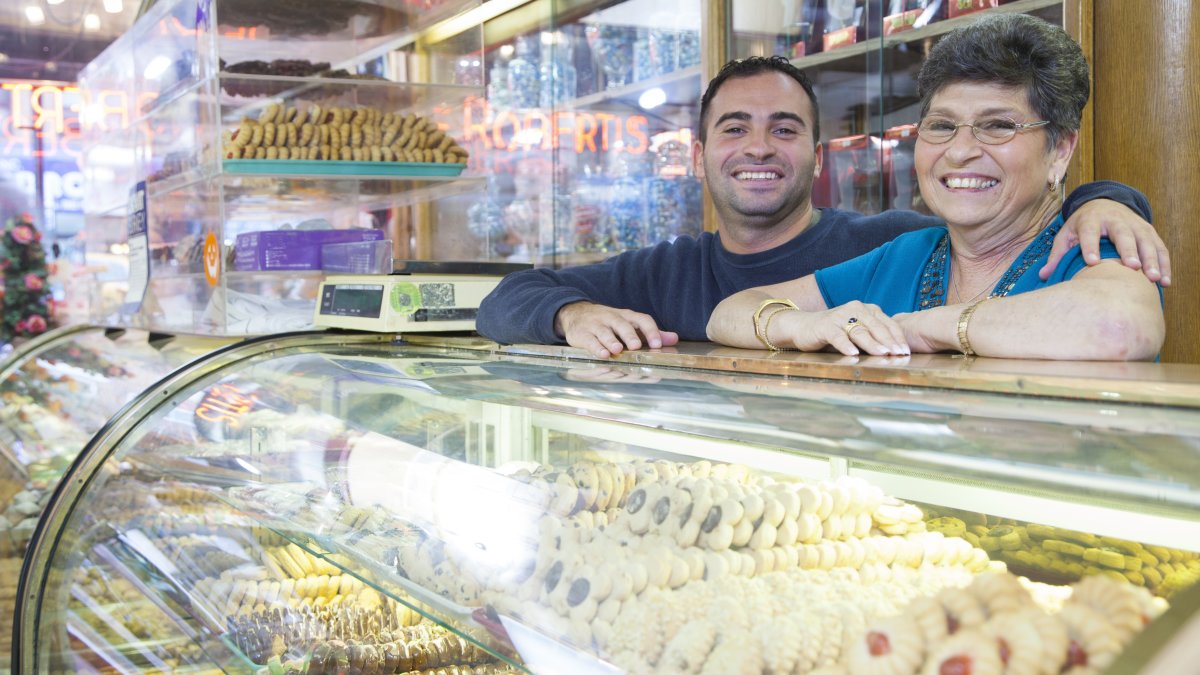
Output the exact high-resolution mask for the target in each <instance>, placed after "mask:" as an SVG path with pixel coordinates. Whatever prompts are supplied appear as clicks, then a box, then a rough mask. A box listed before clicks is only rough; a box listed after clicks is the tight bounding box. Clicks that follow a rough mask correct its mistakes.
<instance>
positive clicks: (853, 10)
mask: <svg viewBox="0 0 1200 675" xmlns="http://www.w3.org/2000/svg"><path fill="white" fill-rule="evenodd" d="M1075 1H1076V0H1067V2H1064V1H1063V0H757V1H755V2H737V3H732V10H733V27H732V30H733V41H732V45H731V49H730V56H731V57H732V58H744V57H746V56H750V55H765V56H770V55H781V56H786V57H788V58H789V59H791V61H792V63H793V64H794V65H795V66H796V67H797V68H800V69H802V70H804V71H805V73H806V74H808V76H809V78H811V79H812V81H813V86H814V89H815V91H816V94H817V100H818V101H819V103H820V120H819V122H820V128H821V139H822V141H823V142H824V143H825V166H824V170H823V171H822V172H821V175H820V176H819V177H818V179H817V181H816V183H815V184H814V186H813V205H814V206H824V207H835V208H841V209H847V210H851V211H858V212H860V213H878V212H880V211H884V210H886V209H893V208H895V209H910V210H914V211H923V212H927V210H926V209H925V206H924V201H923V200H922V199H921V193H920V189H919V188H918V187H917V185H916V179H915V176H914V175H913V174H912V172H911V168H912V159H911V158H912V143H913V141H914V140H915V138H914V136H913V134H912V132H911V129H912V126H911V125H914V124H916V122H917V118H918V116H919V115H920V100H919V99H918V98H917V73H918V72H919V71H920V68H921V63H922V62H923V61H924V59H925V55H926V54H928V53H929V49H930V48H931V47H932V46H933V45H934V44H936V42H937V39H938V37H939V36H941V35H943V34H945V33H947V32H949V31H950V30H953V29H954V28H956V27H958V26H961V25H963V24H964V23H967V22H970V21H973V20H974V19H976V18H978V16H980V13H981V12H1022V13H1026V14H1032V15H1034V16H1038V17H1040V18H1042V19H1045V20H1046V21H1049V22H1051V23H1054V24H1057V25H1060V26H1061V25H1063V24H1064V16H1065V14H1066V12H1067V7H1068V5H1071V4H1073V2H1075ZM781 26H782V28H780V27H781Z"/></svg>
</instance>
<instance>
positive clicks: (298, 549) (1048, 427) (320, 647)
mask: <svg viewBox="0 0 1200 675" xmlns="http://www.w3.org/2000/svg"><path fill="white" fill-rule="evenodd" d="M338 340H340V341H341V342H342V343H341V344H339V342H338ZM346 340H347V338H344V337H343V338H337V337H332V336H331V337H327V338H321V337H306V338H297V339H295V340H293V341H292V342H290V343H279V344H277V345H273V346H272V345H266V346H262V347H259V348H257V349H258V350H259V351H258V352H257V353H255V352H254V351H253V350H254V349H256V348H255V347H253V346H252V345H247V346H244V347H240V348H239V349H238V350H233V353H238V352H240V355H239V356H238V358H237V359H236V360H235V359H232V358H231V359H227V360H226V361H223V362H221V363H217V362H215V361H214V360H212V359H210V360H209V362H207V363H204V362H202V363H199V364H197V366H196V367H195V368H194V369H193V371H194V372H193V373H191V374H181V375H180V376H179V377H178V379H177V381H176V383H175V384H172V385H171V391H170V392H169V396H166V397H163V398H161V399H159V400H158V402H157V403H155V404H154V405H153V406H151V407H149V408H147V410H146V411H145V412H144V414H141V415H140V419H137V420H136V421H133V420H130V421H129V423H128V425H127V426H126V427H125V428H124V429H122V430H121V433H120V434H118V435H114V436H113V437H112V443H111V444H110V445H107V446H100V447H97V448H96V449H95V455H94V456H93V457H91V459H92V464H93V466H94V470H92V471H91V472H90V474H89V475H87V476H86V477H84V476H80V477H79V478H80V479H79V480H78V481H75V480H73V481H72V483H71V484H72V486H74V485H79V486H82V487H81V488H80V489H79V490H66V491H64V492H63V493H62V494H61V495H60V498H59V499H58V500H56V501H55V503H54V505H53V506H52V509H53V514H52V517H51V518H50V519H49V521H48V522H46V523H45V528H46V529H45V530H44V531H42V532H39V535H38V538H37V539H36V540H35V543H34V550H33V551H32V552H31V562H30V566H29V569H28V570H27V574H28V576H27V577H26V579H25V580H24V581H25V588H26V594H25V595H26V597H28V598H30V599H31V604H30V605H29V606H23V607H22V608H21V614H20V615H19V616H18V622H17V623H18V625H19V626H20V627H21V630H22V631H23V632H22V633H21V640H22V643H21V644H22V646H23V650H22V651H23V656H22V658H25V659H30V660H29V661H27V662H24V663H19V664H18V663H14V665H15V666H19V667H21V668H22V669H23V670H25V671H28V670H36V671H38V672H61V671H62V670H64V669H70V668H75V667H78V666H79V664H89V665H90V666H92V667H96V668H106V667H113V668H122V669H130V670H138V669H148V668H159V669H164V670H167V669H169V670H172V671H182V672H191V671H198V670H204V669H208V668H213V667H217V668H221V669H224V670H225V671H227V672H253V671H255V670H258V669H263V670H264V672H265V671H268V670H269V671H270V672H293V671H294V672H309V673H314V672H316V673H325V672H329V673H333V672H342V671H343V670H345V669H354V668H358V669H361V672H387V673H393V672H407V671H410V670H421V671H429V670H431V669H433V670H436V669H439V668H441V669H446V670H447V672H453V671H452V669H453V668H458V672H489V673H490V672H506V671H510V670H518V669H526V668H527V669H529V670H532V671H534V672H610V671H613V670H624V671H635V672H640V671H643V670H648V669H649V670H660V671H663V670H682V669H684V666H687V667H688V668H691V667H693V666H695V667H696V671H697V672H698V671H699V668H700V667H701V666H704V665H708V666H711V667H718V666H720V665H721V664H725V665H730V664H733V665H734V666H736V665H738V664H739V663H740V664H742V665H754V664H756V663H759V662H758V661H757V660H756V659H774V661H772V662H771V663H769V664H759V670H761V669H763V668H767V667H769V668H772V669H784V667H785V666H787V665H788V663H791V665H792V666H793V667H799V666H797V665H796V663H792V662H791V661H788V659H789V658H793V657H794V658H801V656H803V658H806V659H809V660H808V661H806V662H805V663H809V664H810V666H809V667H815V666H817V665H834V664H839V663H840V664H843V665H844V664H845V660H846V659H849V658H853V657H852V656H851V654H852V652H853V648H852V647H851V646H849V645H853V644H856V643H855V642H854V641H855V640H858V639H861V636H860V635H859V634H860V633H862V632H863V631H867V629H869V627H870V626H873V625H875V624H874V623H873V622H875V621H882V620H884V619H885V618H886V617H888V616H890V615H895V614H902V613H905V612H911V611H915V610H913V609H911V608H912V607H918V606H921V605H919V604H917V605H912V604H910V602H911V601H915V600H916V599H917V598H918V597H920V596H930V598H931V599H933V600H937V601H940V602H945V603H951V602H954V601H955V599H956V598H958V599H961V598H960V597H959V596H958V595H955V592H957V593H959V594H962V593H964V592H965V593H967V594H968V595H967V597H969V598H970V597H975V596H974V595H970V594H971V593H972V589H976V586H977V585H978V584H985V585H986V583H991V582H982V581H979V578H980V577H979V576H978V575H979V573H981V572H985V571H997V572H998V571H1002V570H1005V569H1007V570H1008V571H1009V572H1011V573H1018V574H1020V575H1022V577H1023V580H1021V581H1020V582H1018V581H1015V580H1013V578H1012V577H1011V576H1002V577H999V578H1000V579H1002V581H1001V582H997V583H1002V584H1005V585H1004V586H1002V588H1003V589H1004V590H1003V591H1001V594H1002V595H1004V596H1005V597H1009V596H1011V599H1012V601H1013V602H1016V603H1018V604H1019V605H1021V606H1024V609H1026V610H1028V611H1030V612H1034V611H1036V612H1041V614H1039V615H1038V616H1042V615H1045V616H1049V617H1054V616H1058V615H1059V614H1060V613H1061V614H1062V615H1063V616H1066V617H1068V618H1070V617H1072V616H1074V615H1076V614H1079V613H1081V612H1083V611H1084V610H1082V609H1073V610H1066V609H1063V608H1064V607H1065V606H1067V605H1069V604H1070V602H1071V601H1069V600H1067V599H1066V596H1067V594H1068V592H1067V591H1066V590H1065V586H1066V585H1068V584H1071V583H1073V582H1076V581H1078V580H1079V579H1080V578H1086V579H1089V580H1090V581H1087V582H1086V583H1089V584H1091V585H1092V586H1095V585H1096V584H1113V585H1114V586H1113V587H1112V588H1111V589H1110V588H1107V587H1106V588H1105V589H1104V593H1106V594H1112V597H1117V598H1124V599H1122V600H1120V602H1122V603H1126V604H1129V603H1132V604H1129V606H1130V607H1135V609H1133V610H1130V611H1133V612H1135V614H1136V615H1137V616H1139V617H1142V618H1144V619H1145V620H1149V619H1151V618H1153V617H1154V616H1157V615H1158V614H1159V613H1160V612H1162V611H1163V609H1164V607H1165V605H1166V603H1167V602H1168V599H1169V598H1171V597H1173V596H1175V594H1176V593H1177V592H1178V591H1179V590H1181V589H1183V588H1185V587H1187V586H1189V585H1190V584H1191V583H1193V582H1194V581H1195V579H1196V578H1197V576H1198V575H1200V558H1198V557H1197V554H1196V552H1195V549H1196V548H1197V546H1196V542H1197V541H1200V536H1197V532H1200V458H1198V455H1197V450H1198V449H1200V410H1196V409H1172V408H1158V407H1148V406H1133V405H1119V404H1114V405H1099V404H1095V403H1087V402H1078V401H1065V400H1053V399H1036V400H1035V399H1032V398H1021V397H1012V396H998V395H987V394H977V393H961V392H952V391H945V390H934V389H913V388H906V387H894V386H886V385H868V384H862V383H857V384H851V383H836V382H827V381H805V380H799V379H796V378H780V377H770V376H752V377H747V376H746V375H744V374H739V375H737V376H733V375H729V374H725V373H721V372H716V371H689V370H682V369H670V368H654V367H644V366H630V365H621V364H610V363H592V362H580V363H566V362H563V361H559V360H551V359H538V358H532V357H517V356H511V355H498V354H492V353H487V352H478V351H467V350H451V349H439V348H432V347H414V346H409V345H402V344H401V345H388V344H345V342H346ZM1189 542H1190V544H1189ZM1135 559H1136V562H1135ZM34 570H37V572H35V571H34ZM990 578H997V577H990ZM1080 583H1083V582H1080ZM1081 587H1082V586H1081ZM963 588H965V589H966V591H963V590H960V589H963ZM1021 589H1028V590H1021ZM1113 589H1115V590H1113ZM1090 592H1095V589H1093V590H1092V591H1088V592H1085V593H1081V594H1080V595H1079V596H1077V598H1078V597H1084V598H1086V597H1090V596H1088V594H1087V593H1090ZM976 593H977V594H978V595H979V597H983V596H984V594H986V593H987V591H986V589H979V590H977V591H976ZM1105 597H1109V595H1105ZM945 598H948V599H945ZM923 602H928V599H926V600H923ZM975 602H980V601H975ZM1078 602H1082V601H1081V600H1079V601H1078ZM1122 606H1125V605H1122ZM801 611H802V612H803V613H804V616H807V617H809V618H808V619H806V618H804V616H801V615H800V614H799V613H798V612H801ZM1089 611H1090V610H1089ZM996 612H998V610H996V609H986V608H984V609H982V610H981V612H980V613H979V617H978V618H979V621H978V622H976V623H978V624H979V626H980V627H979V630H984V628H983V627H982V626H983V624H984V623H985V622H986V621H988V620H990V618H989V617H990V614H991V613H996ZM714 616H721V617H726V616H727V617H728V622H723V623H722V625H719V626H718V625H716V624H714V623H713V622H712V620H711V617H714ZM835 616H837V617H844V619H838V621H836V622H835V621H834V620H833V618H832V617H835ZM1089 616H1090V615H1089ZM852 617H853V618H852ZM760 619H761V620H760ZM810 619H811V620H810ZM1031 620H1032V619H1031ZM1039 620H1040V619H1039ZM1046 620H1047V621H1049V620H1050V619H1046ZM1056 620H1057V619H1056ZM1062 620H1063V621H1066V620H1067V619H1062ZM843 621H844V623H843ZM831 626H836V631H837V635H836V636H834V635H833V634H832V633H829V634H826V633H828V631H830V630H834V628H831ZM1140 626H1141V624H1140V623H1139V624H1138V625H1137V626H1136V627H1133V628H1130V627H1125V628H1121V630H1120V631H1117V630H1116V629H1113V630H1114V631H1115V632H1114V633H1113V634H1114V635H1117V636H1119V637H1117V638H1114V640H1115V642H1113V643H1112V645H1115V646H1112V645H1110V647H1107V648H1106V649H1109V652H1111V653H1109V652H1105V653H1104V654H1105V655H1103V658H1112V657H1114V656H1115V654H1116V653H1118V652H1119V651H1120V650H1121V648H1123V647H1124V645H1126V644H1128V643H1129V642H1130V641H1131V640H1133V639H1134V636H1135V634H1136V633H1137V630H1140ZM823 631H824V632H823ZM843 631H844V635H843ZM868 633H869V631H868ZM835 637H836V639H835ZM809 639H812V640H816V641H817V642H814V643H813V644H818V645H836V646H834V647H831V648H829V649H827V650H821V649H816V650H815V651H813V652H812V653H811V654H809V653H808V652H807V651H805V653H804V654H802V655H801V656H796V655H792V656H791V657H786V658H785V655H779V654H776V651H777V650H774V648H771V649H768V648H766V647H764V649H762V650H757V649H746V648H745V645H747V644H762V645H765V646H768V645H779V644H808V643H806V642H804V641H805V640H809ZM934 639H939V640H943V639H945V638H944V636H943V638H936V636H935V638H934ZM1072 639H1074V638H1072ZM735 644H736V645H738V646H739V649H738V650H737V651H736V653H734V650H733V649H732V648H731V647H732V645H735ZM842 644H846V645H848V646H847V648H846V649H845V650H843V649H841V648H840V645H842ZM939 644H940V643H939ZM722 645H726V648H722ZM933 646H935V645H932V644H931V646H930V649H929V650H927V651H928V652H929V653H930V654H932V653H933ZM692 648H694V650H695V651H694V652H689V651H688V649H692ZM1080 648H1081V649H1084V650H1085V651H1086V649H1089V647H1088V646H1087V645H1081V646H1080ZM1090 648H1093V649H1095V650H1096V651H1094V652H1093V654H1092V658H1093V663H1095V662H1099V661H1100V660H1101V658H1102V654H1101V653H1100V651H1099V650H1100V647H1098V646H1095V645H1093V646H1092V647H1090ZM1114 650H1115V651H1114ZM921 653H922V654H925V653H926V651H925V650H923V651H922V652H921ZM693 657H694V658H693ZM930 658H932V657H930ZM1048 658H1049V657H1048ZM1063 658H1064V659H1066V658H1067V652H1066V650H1065V649H1064V653H1063ZM688 659H691V660H688ZM723 659H730V660H729V661H725V660H723ZM776 661H777V663H776ZM785 661H787V663H785ZM751 662H753V663H751ZM797 663H798V662H797ZM1064 663H1065V661H1064ZM730 667H732V666H730ZM467 669H469V670H467ZM724 672H729V670H728V669H726V670H725V671H724ZM756 672H757V671H756ZM852 672H853V670H852Z"/></svg>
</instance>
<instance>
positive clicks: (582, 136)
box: [462, 102, 650, 154]
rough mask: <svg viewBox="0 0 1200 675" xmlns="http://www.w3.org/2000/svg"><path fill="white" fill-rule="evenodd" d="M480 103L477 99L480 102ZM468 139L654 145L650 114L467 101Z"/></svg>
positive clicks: (599, 147)
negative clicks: (520, 107)
mask: <svg viewBox="0 0 1200 675" xmlns="http://www.w3.org/2000/svg"><path fill="white" fill-rule="evenodd" d="M476 103H477V102H476ZM462 142H464V143H471V144H474V145H479V144H482V145H483V147H485V148H487V149H494V150H507V151H511V152H515V151H519V150H533V149H538V150H556V149H559V148H568V149H573V150H574V151H575V152H577V153H583V152H607V151H609V150H613V149H621V150H624V151H625V152H628V153H630V154H640V153H644V152H646V151H647V150H649V149H650V120H648V119H647V118H646V117H645V116H644V115H628V116H622V115H617V114H614V113H606V112H596V113H588V112H578V111H565V110H556V111H552V112H546V111H543V110H537V109H529V110H491V109H489V108H488V106H487V104H486V103H485V104H483V105H482V106H480V105H473V104H472V102H468V103H467V105H466V106H464V107H463V138H462Z"/></svg>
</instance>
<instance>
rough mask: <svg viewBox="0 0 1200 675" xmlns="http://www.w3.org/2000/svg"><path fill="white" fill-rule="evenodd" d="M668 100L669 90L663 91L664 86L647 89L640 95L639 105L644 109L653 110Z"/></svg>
mask: <svg viewBox="0 0 1200 675" xmlns="http://www.w3.org/2000/svg"><path fill="white" fill-rule="evenodd" d="M666 102H667V92H665V91H663V90H662V87H654V88H653V89H647V90H646V91H644V92H642V95H641V96H639V97H638V105H640V106H641V107H642V110H653V109H655V108H657V107H658V106H660V105H662V104H664V103H666Z"/></svg>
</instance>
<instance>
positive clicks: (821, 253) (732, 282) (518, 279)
mask: <svg viewBox="0 0 1200 675" xmlns="http://www.w3.org/2000/svg"><path fill="white" fill-rule="evenodd" d="M1097 198H1104V199H1112V200H1114V201H1118V202H1121V203H1122V204H1125V205H1126V206H1128V207H1129V208H1131V209H1133V211H1134V212H1135V213H1138V214H1139V215H1141V216H1142V217H1143V218H1145V219H1146V220H1150V205H1149V203H1148V202H1147V201H1146V198H1145V197H1144V196H1142V194H1141V193H1139V192H1137V191H1136V190H1134V189H1132V188H1129V187H1126V186H1124V185H1122V184H1120V183H1111V182H1108V181H1099V182H1096V183H1089V184H1087V185H1084V186H1082V187H1080V188H1078V189H1076V190H1075V191H1074V192H1072V193H1071V197H1070V199H1068V200H1067V202H1066V204H1065V205H1064V207H1063V215H1064V217H1069V215H1070V214H1071V213H1073V212H1074V210H1075V208H1076V207H1077V206H1078V205H1079V204H1082V203H1083V202H1085V201H1089V200H1091V199H1097ZM819 212H820V217H819V218H816V219H815V220H816V222H814V223H812V224H810V225H809V226H808V227H807V228H805V230H804V231H803V232H801V233H800V234H799V235H797V236H796V237H795V238H794V239H792V240H791V241H789V242H787V243H785V244H782V245H780V246H777V247H775V248H773V249H770V250H767V251H763V252H760V253H751V254H748V255H738V254H734V253H730V252H729V251H727V250H725V248H724V247H723V246H722V245H721V240H720V236H719V235H717V234H713V233H711V232H705V233H703V234H701V235H700V236H699V237H697V238H692V237H680V238H678V239H676V240H675V241H673V242H663V243H660V244H658V245H656V246H651V247H649V248H644V249H637V250H634V251H627V252H625V253H622V254H620V255H617V256H614V257H612V258H609V259H608V260H605V261H604V262H602V263H598V264H595V265H583V266H579V267H568V268H565V269H561V270H551V269H544V268H543V269H534V270H526V271H523V272H515V273H513V274H510V275H508V276H507V277H505V278H504V280H503V281H501V282H500V285H499V286H498V287H497V288H496V290H494V291H492V293H491V294H490V295H488V297H487V298H485V299H484V301H483V303H482V304H481V305H480V307H479V316H478V318H477V319H476V322H475V324H476V330H478V331H479V333H480V334H482V335H484V336H485V337H488V338H490V339H492V340H495V341H497V342H502V343H506V344H512V343H519V342H532V343H540V344H560V343H562V342H564V340H563V338H561V337H560V336H558V335H557V334H556V333H555V332H554V317H555V315H556V314H557V313H558V310H559V309H560V308H562V307H563V306H564V305H567V304H570V303H572V302H579V301H581V300H585V301H588V302H593V303H596V304H599V305H607V306H609V307H619V308H622V309H631V310H633V311H636V312H642V313H644V314H648V315H650V316H651V317H653V318H654V321H655V323H657V324H658V327H659V329H661V330H666V331H673V332H676V333H678V334H679V339H680V340H707V339H708V337H707V334H706V332H705V328H706V326H707V325H708V317H709V315H711V314H712V311H713V309H715V308H716V306H717V303H719V302H721V301H722V300H724V299H725V298H727V297H729V296H730V295H732V294H734V293H736V292H738V291H742V290H745V289H747V288H752V287H754V286H763V285H765V284H776V283H780V282H783V281H787V280H789V279H796V278H798V277H803V276H806V275H808V274H812V273H813V272H815V271H816V270H819V269H822V268H824V267H829V266H832V265H836V264H838V263H840V262H844V261H846V260H849V259H851V258H854V257H856V256H859V255H862V254H863V253H866V252H868V251H870V250H872V249H874V248H876V247H878V246H880V245H882V244H884V243H886V242H888V241H891V240H892V239H894V238H896V237H897V236H899V235H901V234H903V233H905V232H910V231H912V230H919V229H922V228H926V227H937V226H941V225H943V224H944V223H943V222H942V221H941V220H940V219H938V218H933V217H930V216H922V215H920V214H918V213H915V212H912V211H885V212H883V213H880V214H877V215H873V216H864V215H861V214H857V213H851V212H848V211H839V210H837V209H820V210H819Z"/></svg>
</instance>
